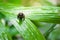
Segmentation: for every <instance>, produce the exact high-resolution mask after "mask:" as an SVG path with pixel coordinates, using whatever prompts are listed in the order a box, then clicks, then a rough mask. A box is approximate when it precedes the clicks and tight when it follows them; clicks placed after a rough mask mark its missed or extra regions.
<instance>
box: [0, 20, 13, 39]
mask: <svg viewBox="0 0 60 40" xmlns="http://www.w3.org/2000/svg"><path fill="white" fill-rule="evenodd" d="M0 40H12V39H11V35H10V34H9V33H8V31H7V29H6V27H5V26H4V25H3V23H2V22H1V20H0Z"/></svg>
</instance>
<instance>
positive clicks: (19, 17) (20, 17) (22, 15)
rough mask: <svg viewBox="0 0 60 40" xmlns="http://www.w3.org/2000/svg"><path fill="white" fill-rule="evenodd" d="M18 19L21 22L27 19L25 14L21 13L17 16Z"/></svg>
mask: <svg viewBox="0 0 60 40" xmlns="http://www.w3.org/2000/svg"><path fill="white" fill-rule="evenodd" d="M17 18H18V19H20V20H22V19H23V18H25V15H24V14H23V13H19V14H18V15H17Z"/></svg>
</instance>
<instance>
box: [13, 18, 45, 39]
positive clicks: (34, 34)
mask: <svg viewBox="0 0 60 40" xmlns="http://www.w3.org/2000/svg"><path fill="white" fill-rule="evenodd" d="M13 25H14V26H15V28H16V29H17V31H18V32H19V33H20V34H21V35H22V36H23V38H24V39H25V40H45V38H44V37H43V35H42V34H41V33H40V31H39V30H38V29H37V28H36V26H35V25H34V24H33V23H32V22H31V21H30V20H29V19H25V21H23V22H22V24H20V25H19V24H18V23H17V22H16V21H14V22H13Z"/></svg>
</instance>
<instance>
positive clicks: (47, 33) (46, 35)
mask: <svg viewBox="0 0 60 40" xmlns="http://www.w3.org/2000/svg"><path fill="white" fill-rule="evenodd" d="M55 26H56V24H53V25H52V27H51V28H50V29H49V30H48V31H47V32H46V33H45V34H44V36H45V38H46V40H48V36H49V34H50V33H51V32H52V31H53V30H54V27H55Z"/></svg>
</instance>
